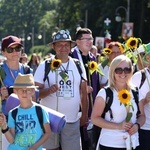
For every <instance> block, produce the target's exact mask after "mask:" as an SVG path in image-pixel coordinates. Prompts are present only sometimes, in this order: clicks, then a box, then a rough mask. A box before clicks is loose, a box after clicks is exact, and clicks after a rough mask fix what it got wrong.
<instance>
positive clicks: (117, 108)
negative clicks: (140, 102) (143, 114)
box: [97, 88, 141, 148]
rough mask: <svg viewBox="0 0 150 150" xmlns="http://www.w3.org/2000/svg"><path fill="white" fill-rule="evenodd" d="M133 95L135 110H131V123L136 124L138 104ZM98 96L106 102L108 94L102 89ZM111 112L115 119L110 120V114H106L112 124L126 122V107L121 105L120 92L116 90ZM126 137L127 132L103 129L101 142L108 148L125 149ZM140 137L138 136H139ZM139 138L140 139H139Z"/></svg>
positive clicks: (132, 100)
mask: <svg viewBox="0 0 150 150" xmlns="http://www.w3.org/2000/svg"><path fill="white" fill-rule="evenodd" d="M130 93H131V102H132V103H133V107H134V110H132V109H130V112H132V114H133V115H132V118H131V122H132V123H135V122H136V120H137V119H136V114H137V104H136V103H135V101H134V97H133V95H132V91H130ZM97 96H101V97H102V98H103V99H104V100H105V101H106V92H105V90H104V89H103V88H102V89H101V90H100V91H99V93H98V94H97ZM139 99H141V94H140V93H139ZM111 110H112V114H113V119H111V118H110V113H109V112H107V113H106V114H105V119H106V120H107V121H110V122H115V123H120V122H122V121H124V120H125V118H126V115H127V111H126V108H125V106H124V105H123V104H122V105H120V101H119V99H118V92H117V91H116V90H113V102H112V104H111ZM125 135H126V131H125V130H114V129H113V130H112V129H106V128H102V130H101V134H100V137H99V138H100V139H99V142H100V144H101V145H104V146H108V147H116V148H125V147H126V144H125V140H124V136H125ZM137 136H138V134H137ZM137 138H138V137H137ZM136 144H137V145H139V143H136Z"/></svg>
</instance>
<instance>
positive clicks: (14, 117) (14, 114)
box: [12, 108, 18, 123]
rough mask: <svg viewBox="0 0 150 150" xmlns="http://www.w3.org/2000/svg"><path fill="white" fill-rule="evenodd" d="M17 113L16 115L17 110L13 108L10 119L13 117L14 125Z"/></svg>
mask: <svg viewBox="0 0 150 150" xmlns="http://www.w3.org/2000/svg"><path fill="white" fill-rule="evenodd" d="M17 113H18V108H15V109H14V110H13V111H12V117H13V119H14V120H15V123H16V116H17Z"/></svg>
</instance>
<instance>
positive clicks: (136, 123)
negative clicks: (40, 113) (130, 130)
mask: <svg viewBox="0 0 150 150" xmlns="http://www.w3.org/2000/svg"><path fill="white" fill-rule="evenodd" d="M135 124H137V126H138V130H139V129H140V124H139V123H137V122H136V123H135Z"/></svg>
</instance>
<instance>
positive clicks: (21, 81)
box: [10, 73, 38, 88]
mask: <svg viewBox="0 0 150 150" xmlns="http://www.w3.org/2000/svg"><path fill="white" fill-rule="evenodd" d="M36 87H38V86H35V84H34V78H33V75H32V74H25V75H23V74H21V73H19V74H18V76H17V78H16V80H15V83H14V85H13V86H10V88H36Z"/></svg>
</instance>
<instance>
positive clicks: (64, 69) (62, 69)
mask: <svg viewBox="0 0 150 150" xmlns="http://www.w3.org/2000/svg"><path fill="white" fill-rule="evenodd" d="M68 68H69V61H68V62H67V66H66V68H65V67H64V66H63V65H61V66H60V69H61V71H63V72H65V73H67V74H68Z"/></svg>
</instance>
